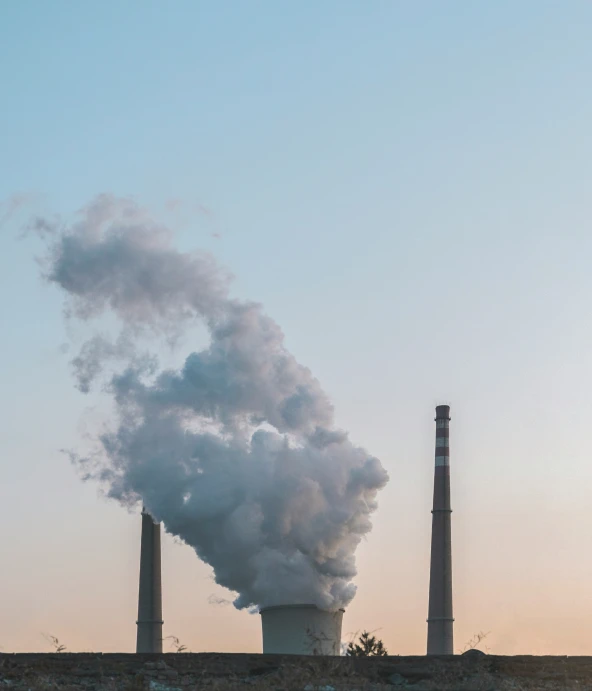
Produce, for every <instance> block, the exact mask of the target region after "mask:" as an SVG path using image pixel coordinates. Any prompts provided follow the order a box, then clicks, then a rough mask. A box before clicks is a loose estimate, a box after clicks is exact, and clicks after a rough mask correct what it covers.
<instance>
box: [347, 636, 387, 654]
mask: <svg viewBox="0 0 592 691" xmlns="http://www.w3.org/2000/svg"><path fill="white" fill-rule="evenodd" d="M345 654H346V655H347V656H348V657H383V656H385V655H388V652H387V649H386V648H385V647H384V644H383V642H382V641H381V640H380V639H378V638H376V636H372V635H371V633H370V632H369V631H363V632H362V635H361V636H360V637H359V638H358V642H357V643H356V642H355V641H350V643H349V645H348V646H347V650H346V652H345Z"/></svg>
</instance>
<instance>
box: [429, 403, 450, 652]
mask: <svg viewBox="0 0 592 691" xmlns="http://www.w3.org/2000/svg"><path fill="white" fill-rule="evenodd" d="M435 422H436V455H435V468H434V505H433V509H432V556H431V562H430V601H429V605H428V655H452V654H453V653H454V649H453V630H452V629H453V622H454V619H453V617H452V540H451V533H450V514H451V513H452V509H451V508H450V442H449V434H450V430H449V427H450V406H447V405H439V406H438V407H437V408H436V420H435Z"/></svg>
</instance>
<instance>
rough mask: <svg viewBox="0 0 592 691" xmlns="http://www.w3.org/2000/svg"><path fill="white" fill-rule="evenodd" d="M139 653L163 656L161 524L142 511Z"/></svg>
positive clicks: (137, 644)
mask: <svg viewBox="0 0 592 691" xmlns="http://www.w3.org/2000/svg"><path fill="white" fill-rule="evenodd" d="M136 624H137V625H138V638H137V642H136V652H137V653H162V625H163V621H162V587H161V581H160V523H155V522H154V521H153V520H152V516H151V515H150V514H149V513H147V512H146V510H145V509H142V547H141V551H140V590H139V594H138V621H137V622H136Z"/></svg>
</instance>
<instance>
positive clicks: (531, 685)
mask: <svg viewBox="0 0 592 691" xmlns="http://www.w3.org/2000/svg"><path fill="white" fill-rule="evenodd" d="M9 689H10V691H25V690H28V689H30V690H31V691H61V690H63V691H120V690H121V691H190V690H195V691H197V690H202V689H203V690H204V691H230V690H231V689H232V690H233V689H237V690H244V691H256V690H257V689H261V690H265V691H354V690H356V691H386V690H387V689H388V690H389V691H397V690H400V691H404V690H408V689H415V690H416V691H436V690H440V689H441V690H442V691H452V690H453V689H456V690H458V691H498V690H499V691H505V690H508V691H521V690H522V689H524V690H527V689H528V690H534V689H540V690H547V689H548V690H549V691H551V690H554V689H562V690H567V691H569V690H572V689H574V690H575V689H577V690H578V691H583V690H590V691H592V657H530V656H517V657H500V656H495V655H484V654H482V653H479V652H478V651H471V652H470V653H469V654H465V655H457V656H450V657H430V658H427V657H392V656H391V657H383V658H359V659H355V658H344V657H341V658H339V657H336V658H330V657H295V656H289V655H286V656H283V655H234V654H215V653H202V654H193V653H180V654H173V653H169V654H164V655H123V654H104V655H103V654H101V653H75V654H70V653H59V654H49V655H48V654H13V655H8V654H0V691H4V690H6V691H8V690H9Z"/></svg>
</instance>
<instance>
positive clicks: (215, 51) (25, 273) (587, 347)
mask: <svg viewBox="0 0 592 691" xmlns="http://www.w3.org/2000/svg"><path fill="white" fill-rule="evenodd" d="M591 35H592V4H591V3H590V2H588V1H587V0H586V1H584V0H581V1H577V0H568V1H567V2H562V3H559V2H556V1H552V2H550V1H545V0H536V1H535V0H528V1H527V0H523V1H522V2H519V3H517V2H510V1H504V0H499V1H498V2H473V3H469V2H460V1H454V0H448V2H422V3H420V2H412V1H411V0H410V1H408V2H398V1H395V0H384V1H383V0H356V1H353V0H351V1H350V0H320V1H319V2H313V0H301V1H300V2H295V1H294V2H286V1H283V0H266V1H256V0H248V1H247V0H235V1H234V2H232V1H227V0H217V1H215V2H214V1H213V0H211V1H210V2H204V1H198V0H174V1H173V2H164V1H163V0H161V1H160V2H157V1H155V0H150V1H146V0H143V1H140V0H126V2H123V3H122V2H117V1H116V0H106V1H104V2H72V1H71V0H52V2H46V1H43V0H20V1H18V2H16V1H15V2H5V3H3V4H2V7H1V8H0V83H1V84H2V92H3V99H2V100H3V105H2V108H1V109H0V156H1V161H2V165H1V166H0V198H1V199H8V198H9V197H10V196H11V195H13V194H15V193H26V194H27V195H28V199H29V200H30V202H29V204H30V208H32V209H35V210H43V211H44V212H48V213H57V214H62V215H69V214H72V213H73V212H74V211H76V210H77V209H78V208H79V207H81V206H82V205H83V204H85V203H87V202H88V201H89V200H90V199H91V198H92V197H93V196H94V195H95V194H97V193H100V192H112V193H115V194H118V195H131V196H133V197H135V198H137V199H138V200H139V201H140V202H141V203H142V204H145V205H147V206H149V207H150V208H152V209H153V210H154V211H155V213H157V214H160V216H161V218H163V219H164V220H166V221H167V222H169V223H171V225H172V226H173V227H175V228H176V229H177V231H178V243H179V245H180V246H181V247H183V248H186V249H189V248H199V247H203V248H206V249H209V250H211V251H212V252H214V253H215V255H216V256H217V257H218V259H219V260H220V262H222V263H223V264H224V265H225V266H227V267H229V268H230V269H231V270H232V272H233V273H234V274H235V275H236V280H235V283H234V294H235V295H237V296H240V297H244V298H252V299H255V300H259V301H261V302H263V303H264V304H265V306H266V309H267V311H268V312H269V313H270V314H271V315H272V316H273V317H274V318H275V319H276V320H277V321H278V322H279V323H280V325H281V326H282V327H283V329H284V331H285V334H286V339H287V345H288V347H289V348H290V349H291V350H292V351H293V352H294V354H295V355H296V357H297V358H298V359H299V360H300V361H301V362H303V363H304V364H306V365H308V366H309V367H310V368H311V369H312V371H313V372H314V373H315V375H316V376H317V377H318V378H319V379H320V381H321V383H322V384H323V386H324V387H325V389H326V390H327V391H328V392H329V394H330V395H331V396H332V399H333V401H334V403H335V406H336V411H337V420H338V422H339V424H340V425H342V426H343V427H344V428H346V429H348V430H349V431H350V434H351V437H352V438H353V439H354V440H355V441H356V442H358V443H360V444H362V445H364V446H365V447H366V448H367V449H368V450H369V451H370V452H371V453H373V454H375V455H377V456H379V457H380V458H381V460H382V461H383V463H384V464H385V466H386V467H387V469H388V471H389V473H390V476H391V481H390V483H389V485H388V487H387V488H386V489H385V490H384V491H383V492H382V493H381V495H380V509H379V511H378V513H377V514H376V516H375V529H374V531H373V533H372V534H371V535H370V538H369V539H368V541H367V542H366V543H365V544H364V545H362V548H361V549H360V550H359V572H360V573H359V578H358V585H359V592H358V595H357V597H356V599H355V600H354V602H353V603H352V605H351V606H350V608H349V610H348V612H347V613H346V617H345V620H344V632H345V633H349V632H351V631H356V630H360V629H362V628H368V629H380V634H381V636H382V637H383V639H384V641H385V643H386V644H387V647H388V648H389V650H390V651H391V652H393V653H416V654H419V653H423V652H424V650H425V635H426V624H425V618H426V615H427V588H428V562H429V536H430V519H431V516H430V508H431V490H432V472H433V467H432V464H433V450H432V447H433V427H434V423H433V407H434V406H435V405H436V404H437V403H440V402H447V403H450V404H451V406H452V423H451V425H452V426H451V446H452V464H451V465H452V482H453V488H452V501H453V508H454V510H455V511H454V514H453V544H454V560H455V561H454V589H455V615H456V642H457V647H461V646H462V645H463V644H464V642H465V641H466V640H468V639H469V638H470V637H471V636H472V634H474V633H475V632H477V631H479V630H484V631H491V634H490V636H489V637H488V641H489V645H490V646H491V649H492V650H493V651H495V652H498V653H515V652H533V653H543V652H549V653H571V654H576V653H580V654H590V653H591V652H592V649H591V645H592V644H591V643H590V641H591V640H592V590H591V589H590V582H591V579H592V556H591V552H590V549H589V546H590V544H591V540H592V519H591V517H590V498H589V497H590V492H591V488H592V463H591V462H590V447H589V440H590V423H591V418H592V397H591V395H590V384H591V382H592V325H591V324H592V322H591V318H590V311H591V310H590V307H591V296H592V274H591V271H590V264H591V260H592V235H591V233H590V218H591V212H592V195H591V194H590V190H591V185H592V137H591V136H590V123H591V122H592V89H591V88H590V86H591V85H590V75H591V74H592V47H591V46H592V44H591V42H590V36H591ZM172 200H178V201H175V202H174V203H171V201H172ZM3 208H4V211H3V212H2V213H0V217H1V216H2V215H4V216H5V217H6V216H8V210H9V204H8V203H6V204H5V205H4V207H3ZM26 214H27V211H26V210H22V209H21V211H20V212H19V213H18V214H16V215H13V216H12V217H11V218H5V220H4V222H3V224H2V226H1V227H0V233H1V238H2V251H1V252H0V275H1V277H2V290H1V291H0V322H1V324H2V336H3V338H2V356H3V357H2V362H3V364H4V367H3V376H2V387H1V389H0V420H1V421H2V424H1V430H2V431H1V433H0V470H1V473H2V475H1V477H2V481H1V482H0V507H1V513H0V515H1V516H2V521H3V534H4V537H3V540H2V554H1V557H0V562H1V567H0V594H1V595H0V647H1V649H3V650H27V649H29V650H30V649H46V648H47V643H46V641H45V640H44V639H43V638H42V637H41V635H40V632H42V631H45V632H50V633H52V634H54V635H56V636H58V637H59V638H60V640H63V642H64V643H65V644H66V645H68V646H69V648H70V649H74V650H76V649H95V650H103V651H110V650H132V649H133V647H134V644H135V614H136V611H135V610H136V596H137V568H138V559H139V542H138V537H139V517H138V516H137V515H128V514H127V513H126V512H125V511H124V510H123V509H121V508H119V507H118V506H116V505H114V504H110V503H107V502H106V501H105V500H103V499H101V498H100V497H99V496H98V493H97V488H96V487H95V486H93V485H84V484H82V483H81V482H80V480H79V478H78V477H77V475H76V472H75V471H74V469H73V468H71V467H70V465H69V463H68V461H67V459H66V458H65V457H64V456H63V455H62V454H60V452H59V449H60V448H63V447H68V446H73V445H76V444H77V443H78V442H79V440H80V439H81V438H82V437H83V436H84V434H85V432H87V431H91V432H92V431H93V424H94V421H95V418H96V417H97V415H98V413H97V412H96V409H95V408H94V407H95V406H97V405H99V406H100V402H98V400H97V399H94V398H85V397H84V396H83V395H82V394H79V393H77V392H76V391H75V390H74V389H73V386H72V381H71V377H70V371H69V367H68V358H69V355H68V353H67V352H64V351H65V350H66V348H65V347H64V344H66V343H71V342H73V343H74V344H76V343H79V342H80V334H78V333H77V332H76V331H75V330H72V329H71V328H69V327H67V325H65V323H64V320H63V318H62V315H61V296H60V295H58V294H57V291H56V290H55V289H52V288H49V287H47V286H45V285H44V284H43V283H42V281H41V280H40V279H39V276H38V267H37V265H36V263H35V261H34V256H35V255H36V254H38V253H39V252H40V249H41V248H40V245H39V243H38V242H37V241H36V240H35V239H33V238H27V239H20V238H19V237H18V235H19V222H20V220H21V219H23V218H25V217H26ZM217 236H219V237H217ZM163 574H164V582H165V602H164V618H165V634H167V635H168V634H174V635H176V636H179V637H180V638H181V639H182V640H183V642H185V643H186V645H188V647H190V648H191V649H192V650H194V651H198V650H248V651H251V650H253V651H257V650H259V649H260V634H259V621H258V617H256V616H250V615H248V614H246V613H245V612H236V611H233V610H232V608H229V607H225V608H220V607H215V606H212V605H210V604H208V601H207V599H208V596H209V595H210V594H212V593H216V594H218V595H221V596H224V594H225V593H224V591H222V590H221V589H219V588H217V587H216V586H215V585H214V584H213V582H212V581H211V580H210V577H209V574H210V571H209V569H208V568H207V567H205V566H204V565H202V564H200V563H199V562H198V560H197V558H196V557H195V556H194V555H193V553H192V552H191V551H190V550H189V549H188V548H186V547H183V546H180V545H177V544H174V543H173V541H172V540H168V539H167V540H165V544H164V562H163ZM206 629H207V634H206Z"/></svg>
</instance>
